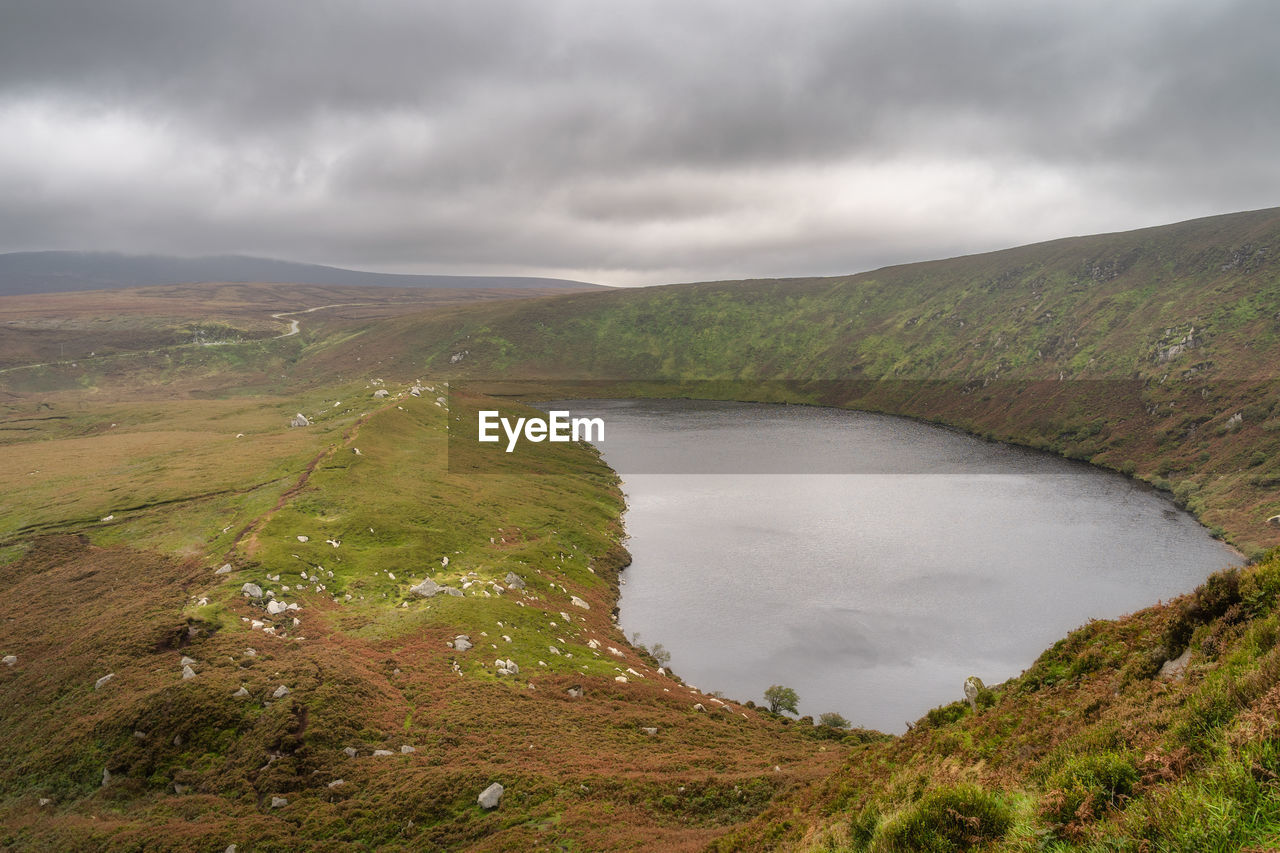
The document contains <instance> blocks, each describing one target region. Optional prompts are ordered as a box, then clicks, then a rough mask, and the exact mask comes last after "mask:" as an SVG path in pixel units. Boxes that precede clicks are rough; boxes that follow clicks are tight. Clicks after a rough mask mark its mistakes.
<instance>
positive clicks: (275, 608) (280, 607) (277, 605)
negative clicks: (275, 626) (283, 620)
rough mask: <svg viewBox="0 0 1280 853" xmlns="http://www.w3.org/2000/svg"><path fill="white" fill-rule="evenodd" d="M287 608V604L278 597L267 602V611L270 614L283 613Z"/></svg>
mask: <svg viewBox="0 0 1280 853" xmlns="http://www.w3.org/2000/svg"><path fill="white" fill-rule="evenodd" d="M288 609H289V606H288V605H287V604H285V603H284V602H283V601H280V600H279V599H272V600H271V601H268V602H267V612H268V613H270V614H271V615H272V616H275V615H276V614H277V613H283V612H285V611H286V610H288Z"/></svg>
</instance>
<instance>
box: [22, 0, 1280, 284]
mask: <svg viewBox="0 0 1280 853" xmlns="http://www.w3.org/2000/svg"><path fill="white" fill-rule="evenodd" d="M3 23H4V26H0V133H4V134H5V135H8V136H10V137H11V138H21V137H20V135H18V134H20V132H29V133H31V134H33V136H32V138H33V139H45V138H46V137H43V136H39V133H43V132H45V131H41V130H40V127H41V126H42V125H41V124H40V123H41V122H45V123H52V124H53V125H54V126H55V130H56V128H57V127H65V132H64V134H63V139H64V140H66V144H65V145H55V146H50V148H51V150H50V151H49V152H48V153H47V154H43V155H42V153H41V152H37V153H36V154H31V153H25V154H24V153H21V152H19V153H13V152H10V153H9V154H8V155H7V156H6V153H5V149H4V146H3V143H0V190H7V191H8V192H6V193H5V194H4V195H3V199H4V200H3V201H0V225H3V226H12V227H10V228H4V229H2V230H0V233H2V234H4V237H3V238H2V239H3V244H0V251H2V250H18V249H28V248H119V249H125V250H130V249H133V250H147V251H184V252H221V251H241V252H257V253H262V254H270V255H279V256H287V257H291V258H296V259H299V260H309V261H317V262H331V263H347V264H352V263H361V264H366V265H382V266H385V267H396V268H405V269H415V270H421V271H436V270H439V271H442V272H446V271H447V272H466V271H475V272H487V271H508V272H522V271H523V272H529V273H534V274H537V273H539V272H549V271H552V270H554V271H556V272H560V273H564V272H572V271H573V270H575V269H577V270H580V271H592V272H596V273H601V274H603V275H604V276H605V277H606V279H607V278H608V276H609V275H611V274H616V275H617V277H618V278H619V279H621V280H625V281H661V280H664V279H665V278H667V277H673V278H684V279H688V278H701V277H720V276H722V275H741V276H750V275H786V274H797V275H799V274H817V273H831V274H835V273H841V272H852V271H855V270H858V269H863V268H867V267H869V266H874V265H877V264H882V263H888V262H892V261H905V260H914V259H920V258H926V257H935V256H940V255H945V254H953V253H956V252H961V251H975V250H980V249H985V248H996V247H998V246H1001V245H1010V244H1013V243H1018V242H1028V241H1031V240H1034V239H1043V238H1046V237H1050V236H1056V235H1057V233H1082V232H1087V231H1098V230H1107V229H1110V228H1114V227H1126V226H1132V227H1136V226H1140V225H1148V224H1157V223H1159V222H1161V221H1166V220H1167V219H1171V218H1181V217H1183V216H1190V215H1201V214H1207V213H1213V212H1226V211H1228V210H1234V209H1244V208H1247V207H1257V206H1265V205H1267V204H1273V203H1275V202H1274V200H1273V199H1272V198H1269V197H1268V193H1269V188H1270V187H1271V186H1274V183H1275V179H1276V178H1278V177H1280V166H1277V165H1274V164H1275V158H1274V155H1273V151H1274V139H1275V138H1277V135H1278V134H1280V109H1277V108H1276V107H1277V106H1278V105H1277V98H1278V97H1280V96H1278V95H1277V93H1276V91H1275V87H1274V81H1275V80H1276V79H1280V59H1277V56H1276V52H1275V51H1274V50H1273V48H1272V45H1271V44H1269V41H1270V38H1269V36H1270V34H1271V33H1274V32H1275V31H1276V29H1277V25H1280V7H1276V6H1275V5H1274V4H1273V3H1270V2H1267V0H1237V2H1230V3H1217V4H1204V3H1200V2H1188V1H1187V0H1135V2H1133V3H1127V4H1123V5H1122V6H1120V7H1117V6H1115V4H1104V3H1102V2H1100V0H1084V2H1079V3H1072V4H1027V3H1020V2H1012V0H1004V1H1003V2H997V0H974V2H968V3H941V2H924V0H894V2H889V0H882V1H881V2H864V3H859V4H849V3H844V2H835V0H797V2H795V3H791V4H787V5H786V6H785V7H783V6H782V5H780V4H778V5H774V4H767V5H747V6H744V5H742V4H740V3H729V2H724V0H696V1H694V0H685V2H675V0H657V2H652V3H645V4H601V3H597V2H588V0H545V2H539V3H518V2H494V3H480V4H477V3H473V2H461V1H460V0H449V2H433V3H429V4H425V3H419V2H409V1H408V0H400V2H379V3H365V4H357V3H353V2H349V0H325V2H316V3H284V2H279V0H255V2H248V0H229V2H220V3H205V4H187V3H171V2H162V0H146V1H145V2H144V0H117V2H113V3H110V4H105V3H98V2H87V0H85V2H67V0H44V2H33V0H22V2H17V3H14V4H10V5H9V7H7V9H6V11H5V12H4V21H3ZM29 113H30V114H32V115H35V116H36V118H35V119H28V118H24V116H27V115H28V114H29ZM117 119H119V120H120V121H122V122H124V123H125V125H126V127H125V129H124V130H121V131H119V133H120V134H121V138H122V139H123V140H124V141H123V142H120V143H119V146H118V147H122V148H124V149H127V148H128V147H129V145H130V143H129V141H128V140H129V139H130V138H131V137H130V134H133V135H134V136H137V137H143V136H145V137H146V139H145V140H142V141H139V142H138V143H137V144H138V146H141V145H143V144H144V142H145V144H146V145H148V146H153V147H154V148H155V155H154V167H153V168H152V169H151V170H150V171H148V170H146V169H143V168H142V167H139V166H138V165H137V164H136V163H135V164H132V165H130V164H129V158H128V157H127V156H120V155H121V153H122V152H121V151H118V150H117V151H113V150H109V146H104V147H103V148H102V149H101V150H93V149H91V148H90V147H89V146H88V144H87V143H86V145H85V146H84V147H82V148H77V147H76V146H75V143H74V140H75V139H76V138H77V136H76V135H77V134H81V133H85V129H86V128H89V129H92V128H94V127H96V126H97V125H98V124H101V123H102V122H109V121H114V120H117ZM24 121H25V122H26V124H23V122H24ZM32 127H35V128H36V130H31V128H32ZM86 137H92V134H91V133H90V134H86ZM147 150H148V151H150V150H151V149H150V148H148V149H147ZM125 153H127V152H125ZM917 167H918V168H917ZM77 169H80V170H85V171H86V173H87V174H88V179H85V180H81V181H77V180H73V179H72V178H67V177H66V175H67V174H72V175H73V176H74V175H75V174H77V173H76V172H75V170H77ZM877 175H879V176H882V177H880V178H877V177H876V176H877ZM886 175H887V176H890V178H893V179H894V180H898V179H900V184H899V185H898V186H896V187H895V184H894V180H889V179H886V178H884V177H883V176H886ZM824 178H825V180H824ZM966 197H967V198H968V199H969V204H968V205H967V209H968V211H969V212H970V215H968V216H958V215H957V214H960V213H961V212H962V211H963V210H965V209H966V206H965V203H964V202H965V199H966ZM957 219H960V220H962V221H956V220H957ZM1055 229H1065V230H1064V231H1061V232H1058V231H1055ZM584 274H585V273H584Z"/></svg>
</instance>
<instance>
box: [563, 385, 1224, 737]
mask: <svg viewBox="0 0 1280 853" xmlns="http://www.w3.org/2000/svg"><path fill="white" fill-rule="evenodd" d="M553 408H557V409H559V408H567V409H570V410H571V411H572V412H573V414H574V415H575V416H578V415H586V414H590V415H598V416H601V417H603V418H604V421H605V425H606V432H605V441H603V442H601V443H599V444H598V446H599V448H600V450H601V451H602V453H603V455H604V458H605V460H606V461H607V462H608V463H609V464H610V465H611V466H612V467H613V468H614V469H615V470H617V471H618V472H619V473H620V474H621V476H622V478H623V489H624V491H625V492H626V495H627V503H628V510H627V514H626V518H625V523H626V529H627V533H628V535H629V537H630V538H629V540H628V542H627V548H628V549H629V550H630V551H631V554H632V556H633V558H634V562H633V563H632V565H631V567H630V568H628V569H627V570H626V572H624V575H623V577H624V583H625V585H624V586H623V587H622V599H621V603H620V617H619V621H620V624H621V626H622V628H623V629H624V630H625V631H626V633H627V635H628V636H632V635H633V634H637V633H638V634H639V635H640V642H642V643H645V644H647V645H653V644H655V643H661V644H662V645H663V646H664V647H666V649H667V650H668V651H669V652H670V653H671V667H672V669H673V670H674V671H675V672H676V673H678V674H679V675H680V676H681V677H682V678H684V679H685V680H686V681H688V682H689V683H691V684H694V685H697V686H698V687H699V688H700V689H702V690H704V691H720V692H722V693H723V694H724V695H725V696H727V697H732V698H734V699H738V700H746V699H755V700H756V701H757V702H759V701H761V700H762V694H763V692H764V690H765V688H767V687H769V685H771V684H784V685H786V686H789V687H792V688H794V689H795V690H796V692H797V693H798V694H799V695H800V711H801V713H802V714H812V715H814V716H815V717H816V716H817V715H818V714H820V713H822V712H824V711H838V712H839V713H841V714H843V715H844V716H845V717H847V718H849V719H850V720H851V721H853V722H854V723H855V724H858V725H864V726H871V727H874V728H879V729H882V730H885V731H894V732H897V731H902V730H903V729H904V728H905V723H906V722H907V721H914V720H916V719H917V718H919V717H920V716H921V715H922V714H923V713H924V712H925V711H927V710H928V709H929V708H931V707H934V706H935V705H938V704H942V703H945V702H950V701H953V700H956V699H961V698H963V695H964V694H963V683H964V680H965V678H966V677H967V676H970V675H976V676H979V677H980V678H982V679H983V680H984V681H986V682H987V683H988V684H995V683H998V682H1000V681H1003V680H1005V679H1007V678H1010V677H1012V676H1015V675H1017V674H1019V673H1020V672H1021V671H1022V670H1024V669H1025V668H1026V667H1028V666H1029V665H1030V664H1031V663H1032V662H1033V661H1034V660H1035V658H1036V657H1037V656H1038V655H1039V654H1040V652H1042V651H1043V650H1044V649H1045V648H1047V647H1048V646H1049V645H1051V644H1052V643H1053V642H1054V641H1056V640H1058V639H1060V638H1061V637H1063V636H1065V635H1066V633H1067V632H1068V631H1069V630H1071V629H1072V628H1075V627H1077V626H1079V625H1082V624H1084V623H1085V622H1087V621H1088V620H1089V619H1091V618H1111V617H1116V616H1120V615H1122V614H1125V613H1128V612H1132V611H1134V610H1138V609H1141V608H1143V607H1146V606H1148V605H1151V604H1154V603H1156V602H1157V601H1159V600H1161V599H1168V598H1171V597H1173V596H1176V595H1179V594H1181V593H1183V592H1187V591H1189V590H1191V589H1192V588H1194V587H1195V586H1196V585H1197V584H1199V583H1200V582H1201V581H1202V580H1203V579H1204V578H1205V576H1206V575H1208V574H1209V573H1211V572H1213V571H1215V570H1217V569H1219V568H1222V567H1223V566H1227V565H1232V564H1238V563H1239V562H1241V561H1240V559H1239V558H1238V557H1237V556H1236V555H1235V554H1234V553H1233V552H1232V551H1231V550H1230V549H1228V548H1227V547H1226V546H1224V545H1223V544H1221V543H1219V542H1217V541H1215V540H1214V539H1212V538H1211V537H1210V536H1209V535H1208V533H1207V532H1206V531H1205V529H1204V528H1203V527H1201V526H1200V525H1199V524H1198V523H1197V522H1196V521H1195V520H1194V519H1193V518H1192V517H1191V516H1189V515H1188V514H1186V513H1184V512H1182V511H1180V510H1177V509H1176V508H1175V507H1174V505H1173V504H1172V503H1171V502H1170V501H1169V500H1168V499H1167V498H1166V497H1165V496H1163V495H1162V494H1161V493H1159V492H1156V491H1154V490H1152V489H1150V488H1149V487H1147V486H1145V485H1142V484H1139V483H1135V482H1133V481H1130V480H1128V479H1126V478H1124V477H1122V476H1120V475H1118V474H1112V473H1108V472H1104V471H1100V470H1097V469H1093V468H1090V467H1088V466H1085V465H1082V464H1078V463H1072V462H1069V461H1067V460H1063V459H1059V458H1057V457H1053V456H1049V455H1047V454H1042V453H1037V452H1034V451H1029V450H1026V449H1022V448H1016V447H1010V446H1006V445H1000V444H994V443H990V442H986V441H982V440H980V439H976V438H973V437H970V436H966V435H963V434H960V433H957V432H953V431H950V430H947V429H943V428H939V427H934V426H930V425H927V424H921V423H917V422H914V421H910V420H905V419H901V418H894V417H889V416H883V415H875V414H867V413H862V412H850V411H841V410H834V409H818V408H809V407H800V406H769V405H751V404H736V403H708V402H690V401H665V400H659V401H643V400H642V401H630V400H628V401H600V400H589V401H571V402H569V403H557V404H555V405H554V406H553Z"/></svg>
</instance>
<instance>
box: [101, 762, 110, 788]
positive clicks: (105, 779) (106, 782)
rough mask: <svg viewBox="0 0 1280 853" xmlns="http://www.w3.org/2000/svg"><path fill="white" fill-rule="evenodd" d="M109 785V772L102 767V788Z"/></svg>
mask: <svg viewBox="0 0 1280 853" xmlns="http://www.w3.org/2000/svg"><path fill="white" fill-rule="evenodd" d="M110 784H111V771H110V770H108V769H107V768H105V767H104V768H102V787H104V788H105V787H107V786H108V785H110Z"/></svg>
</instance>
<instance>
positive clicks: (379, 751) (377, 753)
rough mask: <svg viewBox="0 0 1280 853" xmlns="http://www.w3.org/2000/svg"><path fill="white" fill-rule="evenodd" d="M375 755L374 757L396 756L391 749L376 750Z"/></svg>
mask: <svg viewBox="0 0 1280 853" xmlns="http://www.w3.org/2000/svg"><path fill="white" fill-rule="evenodd" d="M373 754H374V755H395V753H394V752H392V751H391V750H389V749H375V750H374V751H373Z"/></svg>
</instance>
